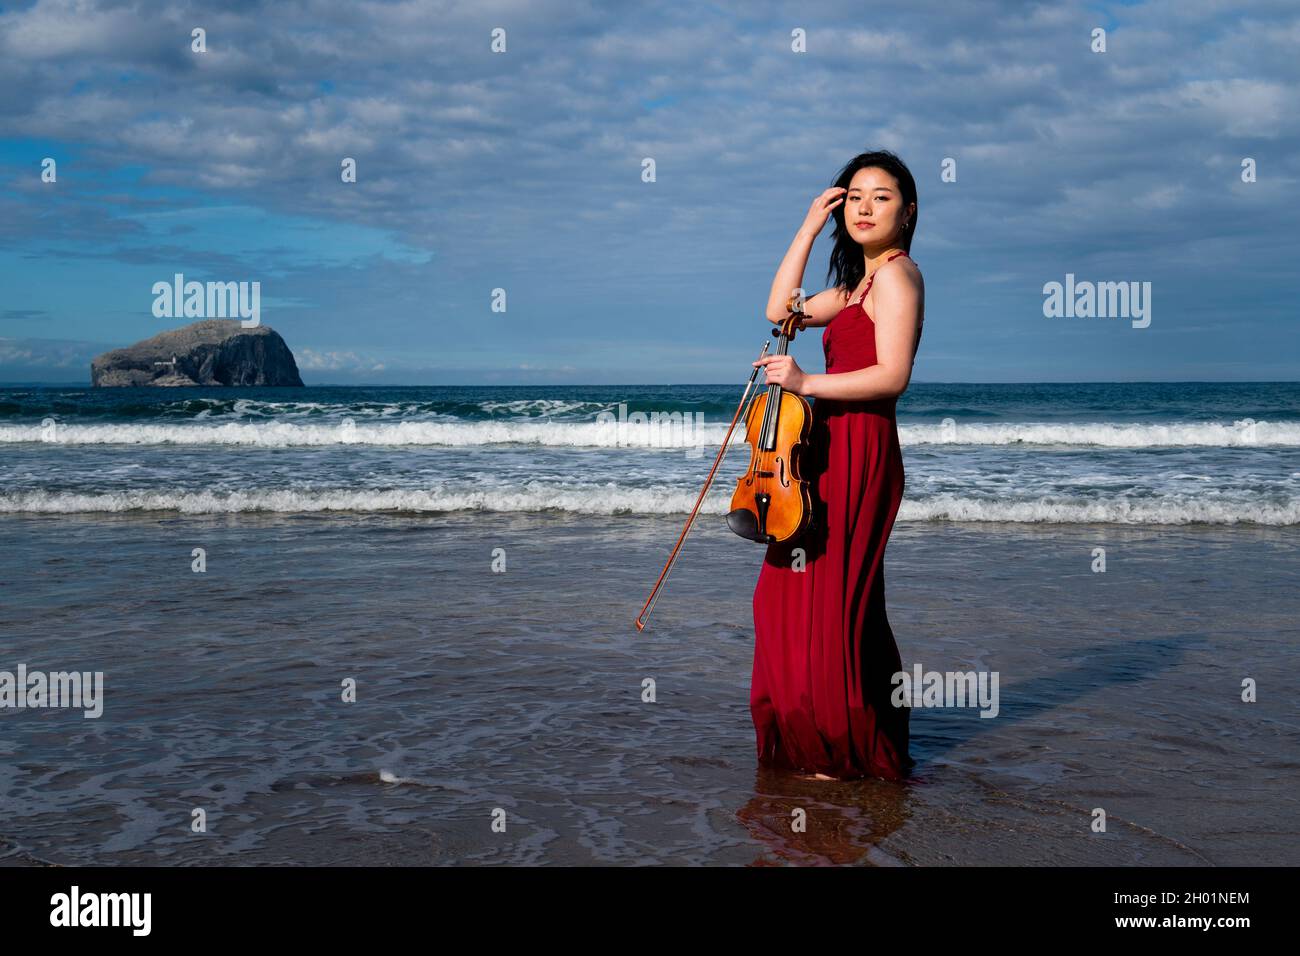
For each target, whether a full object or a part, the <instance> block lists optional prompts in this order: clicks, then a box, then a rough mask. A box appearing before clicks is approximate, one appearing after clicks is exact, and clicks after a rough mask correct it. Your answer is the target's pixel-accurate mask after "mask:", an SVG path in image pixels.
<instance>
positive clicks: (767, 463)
mask: <svg viewBox="0 0 1300 956" xmlns="http://www.w3.org/2000/svg"><path fill="white" fill-rule="evenodd" d="M803 318H804V316H803V313H801V312H795V313H793V314H791V315H790V316H789V317H788V318H787V319H785V321H783V322H782V323H781V327H780V329H774V330H773V331H772V334H773V335H775V336H777V337H778V342H779V345H778V347H777V353H776V354H777V355H785V354H787V353H788V351H789V347H790V342H791V340H792V339H793V338H794V336H795V330H796V329H797V328H799V327H800V326H801V325H802V319H803ZM811 430H812V408H811V406H809V404H808V400H807V399H806V398H804V397H803V396H802V395H796V394H795V393H794V392H789V391H786V390H785V389H783V388H782V387H781V386H780V385H775V384H769V385H768V386H767V390H766V391H765V392H762V393H760V394H758V395H756V396H755V397H754V401H753V402H752V403H751V404H750V406H749V411H748V412H747V413H746V415H745V441H746V442H748V443H749V445H750V446H751V449H752V451H751V454H750V458H749V467H748V468H747V469H745V473H744V474H743V475H741V476H740V477H739V478H738V479H737V480H736V491H735V493H734V494H733V495H732V496H731V511H730V512H729V513H728V515H727V527H729V528H731V530H732V531H734V532H736V534H738V535H740V536H741V537H742V538H748V539H750V540H751V541H758V542H760V543H761V544H772V543H775V542H781V541H789V540H791V539H793V538H797V537H798V536H799V535H801V534H803V533H804V532H805V531H807V530H808V528H809V527H810V526H811V521H812V497H811V495H810V493H809V490H808V481H807V480H806V479H804V478H803V477H802V476H801V475H800V473H799V463H800V461H801V460H802V458H803V456H804V454H805V453H806V451H807V448H808V436H809V433H810V431H811Z"/></svg>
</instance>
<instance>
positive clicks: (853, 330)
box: [750, 151, 924, 780]
mask: <svg viewBox="0 0 1300 956" xmlns="http://www.w3.org/2000/svg"><path fill="white" fill-rule="evenodd" d="M832 214H833V215H834V216H835V230H834V233H833V239H834V243H835V246H834V249H833V250H832V251H831V257H830V269H829V270H828V272H827V276H828V278H829V276H830V274H831V273H834V275H835V283H834V284H833V285H832V287H831V288H828V289H826V290H825V291H823V292H819V293H818V294H817V295H814V296H812V297H811V298H809V299H808V300H807V302H806V303H805V305H804V307H803V312H804V313H805V314H806V316H807V318H806V319H804V320H803V323H802V324H801V325H799V326H798V327H799V328H803V327H806V326H825V331H824V332H823V333H822V347H823V350H824V352H825V356H826V373H825V374H824V375H817V374H812V375H810V374H807V373H805V372H804V371H803V370H802V369H801V368H799V364H798V363H797V362H795V360H794V359H793V357H791V356H789V355H773V356H768V357H765V358H762V359H760V360H759V361H758V362H755V363H754V364H756V365H762V366H765V367H766V374H767V380H768V382H774V383H776V384H779V385H780V386H781V387H782V388H784V389H788V390H790V391H792V392H795V393H797V394H799V395H804V396H806V397H808V398H811V399H814V402H813V415H812V432H811V437H810V440H809V447H808V456H807V461H806V462H805V463H804V471H803V476H804V477H805V478H806V479H808V481H809V485H810V488H811V489H812V490H813V496H812V497H813V501H814V523H813V526H812V528H811V530H809V531H807V532H805V533H804V535H803V536H801V537H799V538H796V539H793V540H791V541H788V542H784V543H780V544H771V545H769V546H768V549H767V555H766V557H765V559H764V562H763V568H762V570H761V572H760V573H759V576H758V585H757V586H756V587H755V589H754V634H755V644H754V673H753V682H752V686H751V690H750V712H751V714H752V715H753V718H754V729H755V732H756V734H757V738H758V740H757V743H758V759H759V762H760V763H761V764H763V765H767V766H774V767H781V768H784V769H790V770H795V771H801V772H803V773H804V774H811V775H812V776H814V777H816V778H817V779H822V780H831V779H852V778H856V777H865V776H874V777H883V778H886V779H891V780H897V779H900V778H902V777H903V776H905V775H906V773H907V771H908V770H909V769H910V768H911V767H912V766H913V765H914V763H915V761H913V760H912V758H911V757H910V756H909V755H908V710H907V708H906V707H895V706H893V704H892V703H891V700H890V696H891V693H892V691H893V689H894V685H893V682H892V678H893V675H894V674H895V673H897V672H899V671H900V670H901V669H902V666H901V660H900V658H899V654H898V647H897V645H896V644H895V643H894V634H893V632H892V631H891V630H890V627H889V620H888V618H887V617H886V615H885V578H884V566H883V559H884V552H885V544H886V542H887V541H888V540H889V533H890V531H891V530H892V528H893V525H894V516H895V515H896V514H897V512H898V506H899V503H900V501H901V500H902V496H903V458H902V453H901V451H900V449H899V445H898V425H897V422H896V419H895V414H894V412H895V403H896V402H897V399H898V396H900V395H901V394H903V392H904V391H905V390H906V389H907V384H908V381H909V380H910V379H911V376H912V361H913V359H914V357H915V355H916V348H917V346H918V345H919V344H920V338H921V324H922V322H923V315H924V287H923V285H922V282H921V273H920V271H919V270H918V269H917V267H916V264H915V263H913V262H912V260H911V258H910V257H909V256H908V250H909V249H910V248H911V245H912V237H913V236H914V235H916V215H917V206H916V183H915V181H914V180H913V178H912V174H911V173H910V172H909V171H908V169H907V167H906V166H905V165H904V164H903V162H902V160H900V159H899V158H898V157H897V156H895V155H894V154H893V153H890V152H886V151H879V152H871V153H863V154H862V155H860V156H857V157H855V158H854V159H853V160H852V161H850V162H849V164H848V165H847V166H845V167H844V169H843V170H842V171H841V172H840V175H839V176H838V178H837V179H836V182H835V185H834V186H832V187H831V188H829V189H827V190H826V191H825V192H824V193H822V194H821V195H820V196H818V197H817V198H816V199H815V200H813V204H812V208H811V209H809V211H808V216H807V218H806V219H805V220H804V223H803V225H802V226H801V227H800V228H799V231H798V232H797V233H796V235H795V238H794V242H793V243H791V245H790V251H789V252H787V253H786V255H785V258H784V259H783V260H782V261H781V267H780V268H779V269H778V270H777V273H776V279H775V280H774V281H773V282H772V292H771V296H770V298H769V299H768V306H767V317H768V319H770V320H771V321H772V322H776V323H780V322H783V321H785V320H786V319H788V318H789V314H788V310H787V303H788V302H789V300H790V296H791V295H792V294H793V293H794V291H795V290H796V289H797V288H799V287H800V286H802V284H803V273H804V266H805V265H806V264H807V261H808V253H809V251H810V250H811V249H812V244H813V240H814V239H815V238H816V237H817V234H818V233H819V232H821V230H822V227H823V226H824V225H825V224H826V219H827V218H828V217H829V216H830V215H832Z"/></svg>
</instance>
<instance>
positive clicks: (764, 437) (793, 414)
mask: <svg viewBox="0 0 1300 956" xmlns="http://www.w3.org/2000/svg"><path fill="white" fill-rule="evenodd" d="M793 302H794V297H791V302H790V303H789V304H787V308H788V309H789V311H790V313H791V314H790V316H789V318H787V319H786V320H785V321H784V322H782V323H781V328H780V329H779V330H773V332H772V334H773V335H775V336H778V338H779V339H780V350H781V351H780V354H781V355H785V354H786V352H787V350H788V348H789V344H790V340H791V339H793V338H794V336H795V330H796V329H799V328H803V320H804V319H805V318H806V316H805V315H804V314H803V313H802V312H799V311H795V309H794V306H793ZM771 344H772V343H771V342H766V341H765V342H764V343H763V350H762V351H761V352H760V353H759V354H758V357H759V358H760V359H761V358H763V357H764V356H765V355H767V350H768V347H769V346H771ZM759 368H761V366H758V365H755V366H754V368H753V370H752V371H751V372H750V373H749V381H748V382H746V383H745V393H744V394H743V395H741V397H740V404H739V405H737V406H736V414H735V415H733V416H732V417H731V425H730V427H728V428H727V434H726V437H724V438H723V439H722V447H721V448H719V449H718V457H717V458H716V459H714V462H713V467H712V468H711V469H709V476H708V477H707V478H705V479H704V487H703V488H701V489H700V495H699V497H698V498H696V499H695V507H694V508H692V509H691V513H690V516H689V517H688V518H687V519H686V524H685V526H684V527H683V528H682V533H681V534H680V535H679V536H678V537H677V544H676V545H674V546H673V550H672V552H671V553H670V554H669V555H668V561H667V563H665V564H664V569H663V570H662V571H660V572H659V580H658V581H656V582H655V586H654V588H653V589H651V591H650V596H649V597H648V598H646V602H645V604H644V605H642V607H641V613H640V614H638V615H637V616H636V629H637V630H638V631H643V630H645V626H646V624H647V623H649V621H650V614H651V612H652V611H653V610H654V606H655V602H656V601H657V600H658V599H659V592H660V590H661V589H662V588H663V586H664V582H665V581H667V580H668V574H669V572H670V571H672V569H673V565H674V564H675V563H676V562H677V556H678V555H679V554H680V553H681V550H682V545H683V544H684V543H685V542H686V536H687V535H688V534H689V533H690V531H691V526H692V525H694V523H695V516H696V515H698V514H699V513H700V506H701V505H702V504H704V499H705V497H706V496H707V495H708V493H709V488H710V487H712V485H713V476H714V475H716V474H717V473H718V466H719V465H720V464H722V457H723V456H724V455H725V454H726V453H727V448H728V447H729V445H730V442H731V434H732V432H734V431H735V430H736V423H737V422H738V421H739V420H740V416H741V412H742V411H744V409H745V403H746V402H748V401H749V393H750V391H751V390H752V389H753V387H754V380H755V379H756V378H758V370H759ZM760 400H761V401H760ZM811 421H812V414H811V410H810V409H809V406H808V401H807V400H806V399H805V398H804V397H803V396H802V395H796V394H794V393H793V392H787V391H786V390H785V389H783V388H781V386H779V385H769V386H768V387H767V391H766V392H765V393H762V394H760V395H756V396H755V398H754V402H753V403H752V404H751V405H750V407H749V411H748V413H747V414H746V415H745V438H746V441H748V442H749V443H750V445H751V446H752V452H751V454H750V459H749V468H748V469H747V470H746V471H745V474H743V475H741V477H740V479H739V480H738V481H737V482H736V492H735V494H734V495H732V498H731V513H730V514H728V515H727V525H728V526H729V527H730V528H731V530H732V531H735V532H736V533H737V534H739V535H741V536H742V537H745V538H749V539H751V540H753V541H761V542H772V541H788V540H790V539H791V538H794V537H795V536H796V535H798V534H799V533H801V532H802V531H806V530H807V529H808V528H810V527H811V526H812V519H811V514H812V509H811V507H810V500H809V492H808V483H807V482H806V481H804V480H803V479H802V478H800V476H799V460H800V458H801V457H802V453H803V450H804V448H805V447H806V446H807V441H808V432H809V429H810V425H811Z"/></svg>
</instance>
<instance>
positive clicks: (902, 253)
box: [858, 249, 912, 306]
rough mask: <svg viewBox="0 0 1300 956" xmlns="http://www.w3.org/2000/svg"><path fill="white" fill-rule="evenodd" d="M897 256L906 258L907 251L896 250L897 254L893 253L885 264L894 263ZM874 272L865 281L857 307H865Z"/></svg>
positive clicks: (874, 279) (874, 276)
mask: <svg viewBox="0 0 1300 956" xmlns="http://www.w3.org/2000/svg"><path fill="white" fill-rule="evenodd" d="M899 256H907V250H906V249H899V250H898V251H897V252H895V253H894V254H893V255H892V256H890V257H889V258H888V259H886V260H885V262H893V261H894V260H895V259H897V258H898V257H899ZM907 258H909V259H910V258H912V257H911V256H907ZM879 271H880V270H879V269H877V270H876V272H879ZM876 272H873V273H871V277H870V278H868V279H867V287H866V288H865V289H863V290H862V295H861V296H860V297H859V298H858V305H863V306H865V304H866V301H867V293H868V292H870V291H871V285H872V283H874V282H875V281H876Z"/></svg>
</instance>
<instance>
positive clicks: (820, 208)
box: [799, 186, 848, 237]
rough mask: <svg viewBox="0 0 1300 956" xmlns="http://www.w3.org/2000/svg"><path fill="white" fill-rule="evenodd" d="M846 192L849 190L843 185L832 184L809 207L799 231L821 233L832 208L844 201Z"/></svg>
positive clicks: (813, 233)
mask: <svg viewBox="0 0 1300 956" xmlns="http://www.w3.org/2000/svg"><path fill="white" fill-rule="evenodd" d="M846 192H848V190H847V189H845V188H844V187H843V186H831V187H830V188H829V189H827V190H826V191H825V192H823V193H822V194H821V195H820V196H818V197H817V198H816V199H814V200H813V201H812V206H811V207H809V209H808V216H807V217H806V218H805V219H804V221H803V225H802V226H801V227H800V228H799V231H800V232H804V233H807V234H808V235H810V236H814V237H815V236H817V235H820V233H821V231H822V228H823V227H824V226H825V225H826V220H827V219H828V218H830V214H831V210H833V209H834V208H835V207H836V206H838V205H839V204H840V203H842V202H844V194H845V193H846Z"/></svg>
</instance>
